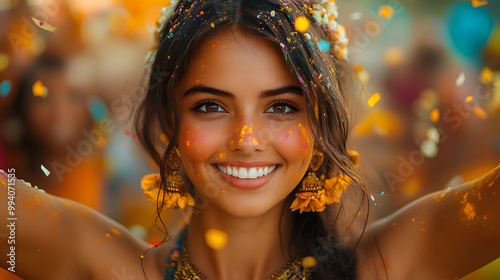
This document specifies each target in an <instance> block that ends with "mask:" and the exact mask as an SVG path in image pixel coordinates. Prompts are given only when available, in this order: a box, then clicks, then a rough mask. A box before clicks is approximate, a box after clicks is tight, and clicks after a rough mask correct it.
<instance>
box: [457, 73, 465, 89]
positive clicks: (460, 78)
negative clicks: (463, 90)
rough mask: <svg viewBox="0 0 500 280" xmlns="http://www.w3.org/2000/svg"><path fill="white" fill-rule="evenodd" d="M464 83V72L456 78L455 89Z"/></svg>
mask: <svg viewBox="0 0 500 280" xmlns="http://www.w3.org/2000/svg"><path fill="white" fill-rule="evenodd" d="M464 82H465V74H464V72H460V75H458V78H457V80H456V82H455V85H456V86H457V87H459V86H461V85H463V84H464Z"/></svg>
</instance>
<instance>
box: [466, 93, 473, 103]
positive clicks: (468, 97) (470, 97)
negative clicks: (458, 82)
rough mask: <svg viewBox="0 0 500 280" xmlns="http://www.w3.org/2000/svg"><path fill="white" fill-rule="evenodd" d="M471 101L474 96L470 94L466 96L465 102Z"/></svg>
mask: <svg viewBox="0 0 500 280" xmlns="http://www.w3.org/2000/svg"><path fill="white" fill-rule="evenodd" d="M471 101H472V96H470V95H469V96H467V97H466V98H465V102H467V103H469V102H471Z"/></svg>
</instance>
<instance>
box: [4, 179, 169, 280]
mask: <svg viewBox="0 0 500 280" xmlns="http://www.w3.org/2000/svg"><path fill="white" fill-rule="evenodd" d="M4 174H5V173H4ZM9 179H12V178H4V177H3V176H0V180H1V183H2V185H4V187H3V188H2V189H3V190H2V192H1V193H0V205H4V206H5V207H1V208H3V209H2V210H0V215H1V216H2V217H0V218H2V220H7V219H8V218H15V220H14V219H12V222H13V224H14V225H15V227H13V228H14V230H12V231H11V230H7V229H2V230H1V231H0V233H2V234H3V235H4V236H7V238H8V237H9V235H10V236H13V237H12V238H11V240H13V241H12V244H11V245H8V244H7V242H0V244H1V245H0V247H1V249H2V251H6V250H8V249H9V250H10V249H14V250H13V251H14V252H15V257H14V258H12V257H6V255H5V254H3V255H2V256H1V257H0V258H1V259H0V261H1V262H2V265H1V267H2V268H4V269H7V270H9V267H11V265H10V264H9V263H7V261H8V259H7V258H10V259H13V260H14V261H13V262H12V263H11V264H12V267H13V268H12V269H10V271H14V273H15V274H16V275H18V276H20V277H22V278H23V279H113V278H116V279H127V277H129V279H131V278H134V279H140V278H143V268H144V270H145V271H146V272H147V273H148V276H151V277H153V279H156V278H158V277H156V278H155V276H160V275H162V271H161V267H162V263H161V261H160V260H161V259H163V255H164V254H165V253H164V250H161V251H160V252H156V251H154V250H149V251H148V253H145V252H146V251H147V250H148V249H149V248H150V246H149V244H147V242H145V241H143V240H141V239H139V238H137V237H135V236H134V235H133V234H131V232H130V231H129V230H128V229H127V228H125V227H124V226H122V225H120V224H119V223H117V222H116V221H114V220H112V219H110V218H108V217H106V216H105V215H103V214H101V213H99V212H97V211H95V210H93V209H91V208H89V207H87V206H85V205H82V204H79V203H77V202H74V201H71V200H68V199H64V198H61V197H56V196H53V195H50V194H48V193H45V192H44V191H43V190H41V189H37V188H34V187H31V185H30V184H29V183H26V182H24V181H22V180H17V179H16V180H14V179H12V180H9ZM9 201H12V202H11V203H10V204H9ZM7 205H10V206H12V207H11V208H8V207H7ZM11 246H12V247H11ZM142 255H144V257H143V258H141V256H142ZM55 263H57V266H54V265H53V264H55ZM141 263H143V267H142V266H141Z"/></svg>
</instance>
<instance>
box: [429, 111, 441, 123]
mask: <svg viewBox="0 0 500 280" xmlns="http://www.w3.org/2000/svg"><path fill="white" fill-rule="evenodd" d="M431 121H432V122H437V121H439V110H438V108H434V110H432V112H431Z"/></svg>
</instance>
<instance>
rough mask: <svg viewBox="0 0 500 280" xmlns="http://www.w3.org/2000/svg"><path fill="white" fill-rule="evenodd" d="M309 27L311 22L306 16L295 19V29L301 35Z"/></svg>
mask: <svg viewBox="0 0 500 280" xmlns="http://www.w3.org/2000/svg"><path fill="white" fill-rule="evenodd" d="M309 25H310V23H309V20H308V19H307V18H306V17H304V16H301V17H298V18H297V19H295V29H296V30H297V31H299V32H301V33H302V32H305V31H306V30H307V29H308V28H309Z"/></svg>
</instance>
